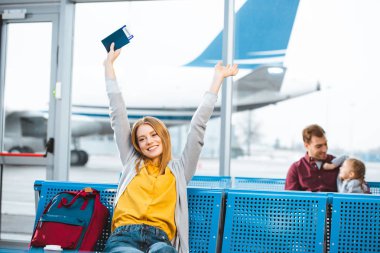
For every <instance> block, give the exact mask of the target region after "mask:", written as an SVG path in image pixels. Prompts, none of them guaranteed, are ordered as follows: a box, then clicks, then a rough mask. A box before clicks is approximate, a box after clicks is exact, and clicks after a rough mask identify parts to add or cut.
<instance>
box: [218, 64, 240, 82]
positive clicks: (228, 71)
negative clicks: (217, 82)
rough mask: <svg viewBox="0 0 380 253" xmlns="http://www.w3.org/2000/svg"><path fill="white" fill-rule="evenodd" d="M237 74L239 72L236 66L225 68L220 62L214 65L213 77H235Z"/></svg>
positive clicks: (228, 65)
mask: <svg viewBox="0 0 380 253" xmlns="http://www.w3.org/2000/svg"><path fill="white" fill-rule="evenodd" d="M238 72H239V69H238V65H237V64H234V65H232V66H231V65H230V64H227V66H223V65H222V62H221V61H219V62H218V63H217V64H216V65H215V75H216V76H220V77H221V78H226V77H229V76H235V75H236V74H237V73H238Z"/></svg>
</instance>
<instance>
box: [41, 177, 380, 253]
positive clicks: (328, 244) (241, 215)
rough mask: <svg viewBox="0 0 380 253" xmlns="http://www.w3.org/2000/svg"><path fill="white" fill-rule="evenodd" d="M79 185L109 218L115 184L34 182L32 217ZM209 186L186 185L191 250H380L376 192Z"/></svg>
mask: <svg viewBox="0 0 380 253" xmlns="http://www.w3.org/2000/svg"><path fill="white" fill-rule="evenodd" d="M195 179H196V178H195ZM193 184H194V182H193ZM84 187H92V188H95V189H97V190H98V191H99V192H100V193H101V201H102V203H103V204H105V205H106V206H107V208H108V209H109V210H110V213H111V216H112V213H113V207H112V203H113V199H114V196H115V193H116V187H117V185H116V184H92V183H79V182H58V181H36V182H35V190H36V192H37V193H38V195H39V201H38V206H37V212H36V221H37V220H38V217H39V216H40V215H41V214H42V212H43V210H44V208H45V206H46V205H47V203H48V202H49V201H50V199H51V198H52V197H53V196H54V195H55V194H57V193H59V192H61V191H67V190H71V191H72V190H79V189H83V188H84ZM211 187H212V186H211ZM211 187H209V188H206V186H205V185H203V188H196V187H194V186H193V187H189V188H188V201H189V225H190V231H189V233H190V234H189V235H190V252H228V253H231V252H276V253H283V252H331V253H335V252H352V253H353V252H355V253H357V252H380V197H379V196H376V195H366V194H338V193H310V192H297V191H275V190H271V191H265V190H260V191H257V190H247V189H210V188H211ZM110 222H111V220H110V219H109V221H108V225H107V227H105V228H104V231H103V235H102V238H100V239H99V241H98V244H97V248H96V251H101V250H102V249H103V247H104V244H105V242H106V240H107V238H108V236H109V234H110Z"/></svg>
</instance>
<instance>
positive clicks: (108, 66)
mask: <svg viewBox="0 0 380 253" xmlns="http://www.w3.org/2000/svg"><path fill="white" fill-rule="evenodd" d="M114 49H115V43H113V42H112V43H111V46H110V51H109V52H108V54H107V58H106V59H105V60H104V63H103V64H104V69H105V76H106V78H107V79H112V80H115V79H116V75H115V70H114V68H113V63H114V61H115V60H116V59H117V57H119V55H120V53H121V48H119V49H118V50H116V51H115V50H114Z"/></svg>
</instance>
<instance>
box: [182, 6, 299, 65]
mask: <svg viewBox="0 0 380 253" xmlns="http://www.w3.org/2000/svg"><path fill="white" fill-rule="evenodd" d="M298 4H299V0H247V2H246V3H245V4H244V5H243V6H242V7H241V8H240V10H239V11H238V12H237V13H236V22H235V27H236V29H235V55H234V59H236V60H237V61H238V60H252V59H260V58H263V59H265V58H269V57H281V56H285V52H286V49H287V48H288V43H289V39H290V34H291V31H292V28H293V24H294V20H295V17H296V13H297V9H298ZM222 43H223V31H222V32H220V33H219V34H218V35H217V36H216V38H215V39H214V40H213V41H212V42H211V43H210V45H209V46H208V47H207V48H206V49H205V50H204V51H203V52H202V53H201V54H200V55H199V56H198V57H197V58H196V59H194V60H193V61H191V62H190V63H188V64H186V66H198V67H212V66H213V65H215V62H217V61H219V60H221V59H222ZM276 51H277V52H276ZM262 52H267V53H266V54H265V53H264V54H263V53H262ZM271 52H273V53H271ZM282 63H283V59H278V61H277V65H282ZM271 64H272V62H271ZM259 65H262V64H259V63H250V62H249V61H246V63H239V68H245V69H255V68H257V67H258V66H259Z"/></svg>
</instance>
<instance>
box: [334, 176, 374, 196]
mask: <svg viewBox="0 0 380 253" xmlns="http://www.w3.org/2000/svg"><path fill="white" fill-rule="evenodd" d="M337 185H338V192H340V193H368V192H369V189H368V187H367V185H366V184H363V188H362V187H361V182H360V180H358V179H347V180H342V179H340V178H338V179H337Z"/></svg>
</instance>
